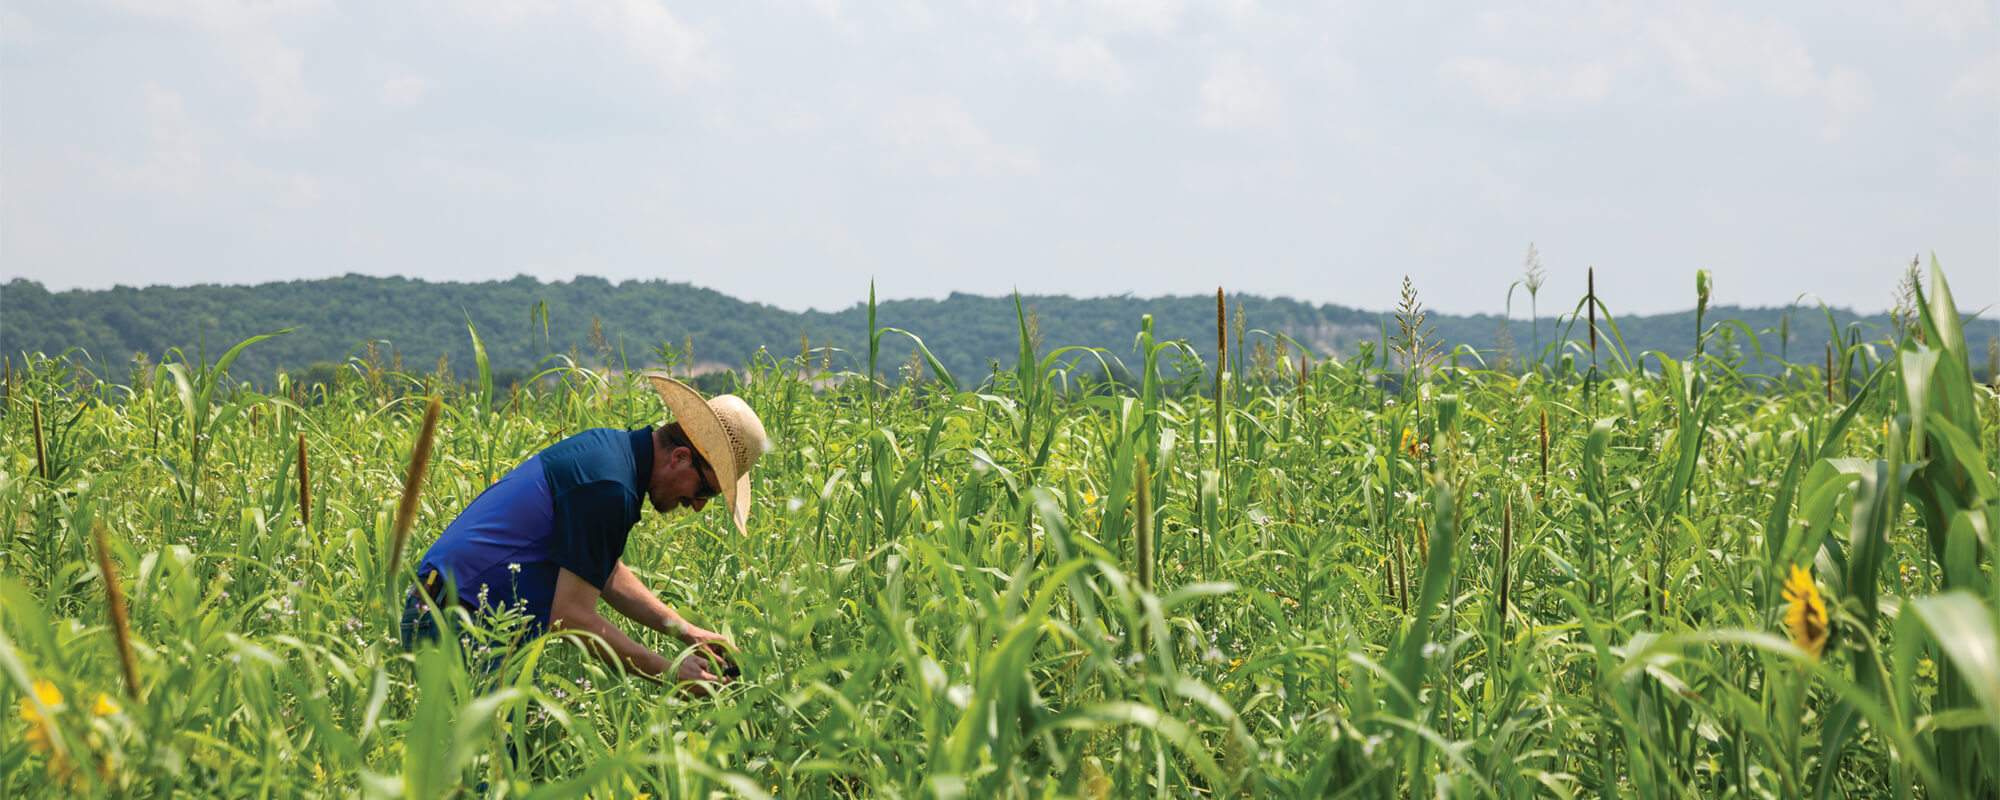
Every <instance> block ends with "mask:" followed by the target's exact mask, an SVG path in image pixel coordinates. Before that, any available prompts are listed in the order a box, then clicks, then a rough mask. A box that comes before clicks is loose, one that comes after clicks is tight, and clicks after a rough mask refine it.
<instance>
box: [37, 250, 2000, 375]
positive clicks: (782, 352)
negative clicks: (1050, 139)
mask: <svg viewBox="0 0 2000 800" xmlns="http://www.w3.org/2000/svg"><path fill="white" fill-rule="evenodd" d="M1419 288H1421V287H1419ZM864 289H865V287H856V292H857V294H859V293H860V292H861V291H863V290H864ZM1545 294H1546V292H1545ZM1021 300H1022V303H1023V305H1024V306H1025V307H1026V308H1028V309H1030V310H1031V312H1032V318H1033V323H1034V326H1035V328H1036V333H1037V334H1038V338H1039V339H1040V341H1041V342H1042V343H1043V345H1044V347H1045V348H1053V347H1064V346H1071V345H1082V346H1090V347H1101V348H1104V349H1106V350H1107V351H1109V353H1110V354H1111V355H1113V356H1118V357H1129V355H1130V353H1131V351H1132V346H1133V339H1134V336H1135V335H1136V334H1137V332H1138V330H1139V320H1140V318H1141V316H1142V315H1145V314H1151V315H1153V318H1154V320H1155V332H1156V335H1157V336H1159V337H1160V338H1162V339H1178V338H1184V339H1186V340H1188V341H1189V342H1191V343H1193V344H1194V346H1195V347H1196V349H1197V350H1198V351H1199V352H1200V353H1201V355H1202V357H1203V358H1204V359H1208V358H1211V357H1212V356H1213V351H1214V341H1215V299H1214V297H1212V296H1198V297H1158V298H1137V297H1131V296H1119V297H1098V298H1072V297H1065V296H1048V295H1035V296H1024V297H1022V298H1021ZM1230 300H1231V316H1232V320H1231V322H1232V327H1233V326H1234V323H1235V322H1236V320H1235V319H1233V318H1234V317H1235V315H1236V314H1237V313H1238V312H1239V311H1240V313H1241V314H1242V322H1243V325H1244V327H1245V329H1246V330H1247V331H1248V332H1249V334H1248V336H1247V337H1246V339H1245V342H1244V348H1245V350H1246V351H1250V350H1254V347H1253V345H1254V344H1255V342H1256V341H1257V339H1258V338H1259V337H1258V335H1257V333H1256V332H1257V331H1268V332H1271V333H1281V334H1284V335H1286V336H1288V337H1290V338H1292V339H1293V340H1295V341H1297V342H1301V343H1305V344H1307V345H1309V346H1310V348H1311V349H1312V350H1313V352H1314V355H1315V357H1321V356H1324V355H1325V354H1327V353H1339V354H1341V355H1346V354H1350V353H1353V352H1354V351H1355V350H1356V348H1357V347H1358V346H1359V345H1360V344H1361V343H1363V342H1376V341H1379V340H1380V339H1381V338H1382V336H1383V331H1384V330H1385V329H1386V330H1387V332H1388V334H1389V335H1391V336H1393V335H1394V334H1395V333H1396V320H1395V318H1394V316H1393V314H1390V313H1388V312H1377V311H1362V310H1358V309H1354V308H1348V307H1343V306H1336V305H1313V304H1310V303H1304V302H1300V301H1296V300H1291V299H1288V298H1264V297H1256V296H1250V295H1242V296H1233V297H1231V298H1230ZM1382 300H1383V301H1389V300H1393V298H1382ZM1541 300H1542V304H1541V305H1542V306H1543V317H1542V319H1541V326H1540V327H1541V331H1540V332H1539V335H1537V334H1536V332H1535V331H1533V330H1531V328H1530V327H1529V324H1528V322H1527V320H1526V319H1525V317H1526V314H1525V312H1517V314H1516V315H1515V316H1516V318H1515V319H1514V320H1513V321H1512V324H1511V325H1510V326H1509V327H1508V328H1507V332H1506V335H1505V336H1503V335H1502V333H1501V320H1500V318H1499V317H1498V316H1497V315H1472V316H1454V315H1445V314H1432V315H1430V317H1429V321H1428V323H1427V326H1426V327H1430V326H1435V329H1436V338H1437V340H1438V341H1439V342H1440V343H1441V344H1442V345H1443V347H1444V350H1445V351H1446V352H1449V351H1450V350H1451V349H1452V348H1453V347H1455V346H1457V345H1465V346H1469V347H1472V348H1476V349H1478V350H1480V351H1483V352H1484V353H1485V354H1486V357H1487V358H1488V359H1492V358H1495V357H1497V356H1498V354H1499V353H1501V352H1502V349H1503V347H1504V348H1506V349H1510V350H1511V359H1512V361H1513V362H1514V363H1516V364H1518V363H1520V362H1521V361H1522V360H1523V359H1525V358H1528V357H1530V356H1529V354H1530V352H1531V351H1532V350H1533V347H1532V344H1533V343H1534V342H1536V341H1539V342H1540V343H1541V344H1542V346H1543V347H1544V348H1545V349H1547V348H1548V345H1549V343H1550V342H1552V341H1554V340H1556V339H1557V338H1558V336H1559V335H1560V334H1561V332H1563V331H1565V330H1566V331H1568V333H1569V334H1570V336H1571V338H1574V339H1579V340H1580V339H1582V338H1583V336H1584V334H1585V326H1584V325H1582V324H1575V325H1573V326H1572V325H1569V324H1568V323H1567V322H1566V321H1564V320H1558V319H1553V318H1552V317H1554V312H1553V311H1552V310H1551V309H1558V308H1560V309H1562V310H1565V311H1566V310H1568V309H1571V308H1574V307H1575V306H1576V300H1577V299H1576V298H1573V297H1572V298H1554V297H1546V296H1545V297H1543V298H1541ZM1690 300H1692V298H1690ZM544 310H545V311H546V314H543V313H541V312H542V311H544ZM1611 310H1612V311H1613V312H1614V313H1615V312H1616V310H1617V309H1616V305H1615V303H1611ZM1788 314H1789V321H1788V322H1787V320H1786V317H1787V315H1788ZM1831 316H1832V325H1831V327H1837V328H1840V329H1842V330H1847V329H1848V328H1849V327H1850V326H1853V325H1856V324H1859V325H1862V326H1873V327H1872V328H1869V329H1868V330H1867V332H1866V333H1864V334H1863V337H1862V338H1864V339H1873V338H1876V336H1877V335H1878V332H1877V330H1876V329H1879V328H1882V327H1885V326H1887V325H1888V324H1889V319H1888V316H1887V315H1874V316H1868V317H1862V316H1858V315H1856V314H1853V313H1851V312H1847V311H1843V310H1834V311H1832V312H1831ZM468 319H470V320H471V321H472V322H473V323H474V324H475V325H476V326H477V327H478V329H479V332H480V335H481V337H482V338H483V340H484V342H485V345H486V349H487V352H488V355H489V357H490V358H491V360H492V363H493V366H494V368H495V369H496V370H532V369H534V368H535V367H536V366H537V365H540V364H543V363H544V362H545V360H546V359H547V357H549V356H550V355H553V354H570V353H574V354H576V355H577V356H578V357H579V358H580V359H581V360H582V361H583V362H584V363H586V364H592V365H595V364H599V363H604V362H607V361H608V362H610V363H614V364H615V363H619V362H620V361H621V356H620V353H621V349H622V356H623V362H624V363H628V364H630V365H632V366H634V367H639V366H643V365H647V364H651V363H655V362H656V361H657V360H658V359H657V357H656V355H655V353H656V350H655V348H656V346H660V345H668V346H671V347H673V348H675V349H677V350H678V349H681V348H683V347H684V345H686V344H687V343H692V346H693V356H694V361H695V362H696V363H697V364H699V365H704V366H708V367H724V366H735V365H740V364H742V363H743V362H744V361H745V360H746V359H748V358H750V357H751V355H752V354H753V353H755V352H756V351H757V350H758V349H759V348H765V349H767V350H768V351H769V352H770V353H771V354H773V355H774V356H775V357H777V358H789V357H792V356H794V355H796V354H797V353H798V352H799V350H800V344H801V336H802V335H803V336H804V337H805V338H806V339H807V340H809V341H810V343H811V347H812V348H813V349H814V350H815V351H816V353H815V355H816V356H817V351H818V350H819V349H820V348H822V347H824V346H826V345H829V344H830V345H831V346H832V347H833V348H835V349H836V351H838V353H839V355H837V357H836V368H837V369H845V368H854V367H856V366H857V365H858V364H859V363H862V361H861V360H862V359H865V357H866V353H867V350H866V348H867V337H866V329H867V307H866V304H865V303H856V304H855V305H854V306H853V307H851V308H848V309H845V310H842V311H839V312H833V313H825V312H817V311H809V312H804V313H798V312H791V311H786V310H783V309H779V308H775V307H772V306H768V305H764V304H761V303H753V302H746V301H743V300H738V299H736V298H733V297H729V296H727V295H724V294H721V293H719V292H715V291H712V290H709V289H703V288H700V287H696V286H691V285H688V284H684V283H672V282H667V281H626V282H623V283H617V284H613V283H611V282H609V281H605V280H603V279H600V278H591V277H581V278H577V279H575V280H572V281H568V282H560V283H542V282H540V281H538V280H536V279H533V278H530V277H527V276H520V277H516V278H514V279H512V280H508V281H495V282H489V283H476V284H466V283H430V282H426V281H421V280H410V279H406V278H374V277H364V276H359V275H349V276H346V277H341V278H333V279H327V280H313V281H290V282H283V283H269V284H263V285H258V286H191V287H163V286H156V287H148V288H144V289H134V288H128V287H118V288H114V289H110V290H103V291H83V290H77V291H65V292H49V291H47V290H46V289H44V288H43V287H42V286H41V285H40V284H38V283H35V282H32V281H25V280H20V279H16V280H13V281H11V282H9V283H7V284H5V285H4V286H0V352H4V353H7V354H9V355H15V356H16V357H18V354H20V353H34V352H41V353H47V354H51V355H54V354H58V353H62V352H64V351H70V350H75V351H76V352H77V353H79V354H83V353H87V354H88V355H89V357H90V358H91V360H93V361H95V362H97V363H99V364H101V365H105V366H108V367H111V368H112V369H113V370H114V374H115V369H116V368H117V366H118V365H123V364H125V363H126V362H127V361H129V359H130V358H131V357H132V356H133V354H135V353H145V354H147V355H148V356H150V357H152V358H154V359H159V358H160V357H161V355H162V354H163V353H164V352H165V351H166V350H167V349H168V348H176V347H177V348H181V349H182V350H184V351H186V352H188V353H189V354H190V355H192V354H193V353H194V352H195V351H196V349H197V348H202V347H205V348H206V349H207V351H208V353H209V358H210V359H213V358H214V357H215V355H216V354H217V353H219V352H220V351H222V350H224V349H226V348H228V347H229V346H230V345H233V344H235V343H236V342H239V341H241V340H243V339H245V338H248V337H250V336H254V335H256V334H260V333H270V332H272V331H277V330H282V329H291V331H292V332H291V333H290V334H289V335H286V336H281V337H278V338H275V339H271V340H268V341H265V342H262V343H260V344H258V345H257V346H255V347H252V348H250V349H249V350H247V351H245V354H244V355H243V357H242V359H241V360H240V361H239V362H238V366H237V368H236V370H235V371H236V372H237V373H238V374H240V375H246V376H247V375H258V374H269V373H270V372H272V371H273V370H276V369H303V368H305V367H306V366H308V365H311V364H314V363H316V362H340V361H343V360H345V359H347V358H350V357H357V356H359V355H360V354H361V353H362V352H363V351H364V348H365V344H366V343H367V342H368V341H369V340H371V339H374V340H378V341H379V342H380V344H379V345H378V347H379V352H380V354H381V356H382V357H383V358H384V359H385V360H387V359H389V358H392V357H393V355H392V354H395V353H400V354H401V356H402V359H403V362H404V368H405V369H406V370H409V371H414V372H430V371H432V370H433V369H434V367H435V364H436V361H437V359H438V358H439V357H440V356H445V357H447V358H448V359H449V363H450V364H451V365H452V366H453V367H454V368H455V371H456V372H457V373H458V374H460V375H464V374H466V373H467V371H468V370H469V369H470V367H471V364H472V348H471V341H470V338H469V337H468V336H467V334H466V321H467V320H468ZM1709 319H1710V320H1711V321H1713V320H1723V319H1738V320H1741V321H1742V322H1743V323H1744V325H1745V326H1746V327H1747V328H1749V329H1750V330H1751V331H1755V332H1758V333H1760V334H1761V336H1760V339H1761V342H1762V345H1763V347H1764V348H1765V349H1766V350H1768V351H1770V352H1771V353H1772V354H1774V355H1775V354H1777V353H1778V352H1779V351H1780V350H1781V349H1782V350H1783V351H1784V352H1785V354H1786V355H1787V356H1788V357H1789V358H1791V359H1792V360H1794V361H1802V362H1810V363H1818V361H1819V360H1820V359H1821V358H1822V357H1823V355H1822V353H1823V350H1824V347H1825V342H1826V341H1827V338H1828V332H1829V330H1830V326H1829V322H1828V314H1827V313H1825V312H1823V311H1822V310H1821V309H1819V308H1818V307H1814V306H1807V307H1800V308H1796V309H1789V310H1788V309H1782V308H1775V309H1774V308H1729V307H1724V308H1717V309H1711V310H1710V312H1709ZM1615 322H1616V326H1617V330H1618V332H1619V333H1620V334H1621V335H1622V338H1623V341H1624V344H1625V346H1626V348H1627V349H1628V351H1629V352H1632V353H1641V352H1644V351H1648V350H1658V351H1661V352H1664V353H1668V354H1670V355H1674V356H1676V357H1679V356H1683V355H1685V354H1686V353H1687V352H1688V350H1689V349H1691V347H1692V343H1693V336H1694V320H1693V312H1691V311H1689V312H1682V313H1678V314H1662V315H1655V316H1644V317H1625V318H1618V319H1616V320H1615ZM876 323H877V325H878V326H894V327H897V328H902V329H905V330H908V331H910V332H912V333H915V334H917V335H918V336H921V337H923V339H924V342H925V344H926V345H927V346H928V347H929V348H930V349H931V351H932V352H933V353H934V354H935V355H937V356H938V358H939V359H940V360H941V361H943V362H944V364H945V365H946V366H947V367H948V368H949V369H950V370H952V371H953V373H955V374H957V375H959V376H960V377H961V378H971V379H975V380H976V379H977V378H978V377H981V376H984V375H986V374H987V373H988V371H989V361H990V360H991V361H999V362H1001V363H1003V364H1009V365H1011V363H1012V359H1013V357H1014V354H1015V353H1016V352H1017V348H1018V341H1019V334H1018V331H1019V327H1018V323H1017V321H1016V318H1015V311H1014V301H1013V298H1011V297H980V296H975V295H967V294H953V295H951V296H950V297H947V298H945V299H943V300H892V301H886V302H883V303H881V304H880V305H879V307H878V308H877V319H876ZM545 326H546V334H545ZM593 329H596V330H598V331H601V336H600V337H595V338H594V337H593ZM1780 329H1784V330H1788V331H1789V333H1790V342H1789V344H1787V345H1784V346H1782V348H1781V345H1780V344H1779V337H1778V335H1777V331H1778V330H1780ZM1996 332H2000V325H1996V324H1995V323H1994V322H1992V321H1990V320H1981V321H1977V322H1975V323H1973V324H1972V325H1971V326H1969V327H1968V330H1967V338H1968V340H1969V341H1971V342H1973V343H1974V344H1973V349H1974V350H1976V351H1977V350H1980V349H1982V348H1983V345H1984V344H1985V343H1986V342H1987V341H1988V340H1989V339H1990V338H1991V337H1993V336H1994V335H1995V334H1996ZM1508 337H1511V344H1509V342H1508ZM1737 339H1738V342H1739V343H1741V342H1742V340H1743V339H1744V337H1742V336H1740V335H1739V336H1738V337H1737ZM599 341H601V342H602V343H603V344H602V346H599V345H598V344H597V342H599ZM607 348H608V350H607ZM1744 349H1745V350H1746V351H1747V350H1748V349H1749V348H1748V347H1745V348H1744ZM910 350H911V348H910V343H909V341H908V340H907V339H904V338H902V337H898V336H895V335H893V334H892V335H889V336H886V337H884V339H883V354H882V363H881V369H882V370H883V371H884V372H888V371H891V370H893V369H895V367H896V366H898V365H900V364H901V363H903V362H904V361H906V360H907V359H908V356H909V354H910ZM607 353H608V357H607ZM1974 366H1975V370H1977V371H1981V372H1983V371H1984V369H1985V367H1986V365H1985V364H1975V365H1974Z"/></svg>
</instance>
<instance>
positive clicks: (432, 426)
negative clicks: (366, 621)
mask: <svg viewBox="0 0 2000 800" xmlns="http://www.w3.org/2000/svg"><path fill="white" fill-rule="evenodd" d="M443 408H444V401H443V400H442V399H441V398H438V397H435V396H433V397H432V398H431V402H430V405H429V406H427V407H425V409H424V426H423V429H422V430H421V431H419V432H418V433H417V445H416V447H415V448H413V449H411V450H410V469H409V471H408V472H406V473H404V474H403V494H402V497H401V499H400V500H399V501H397V503H396V527H395V529H394V530H395V533H394V535H393V536H391V537H390V540H389V575H388V578H389V582H390V586H391V588H392V589H393V587H394V586H395V581H396V580H397V579H398V578H399V576H400V575H401V574H402V567H403V546H404V544H405V543H407V542H408V541H409V538H410V526H411V525H412V524H414V523H415V522H416V519H417V500H418V499H419V498H420V497H421V496H422V494H423V489H424V474H425V473H426V472H427V471H428V470H429V469H430V464H431V443H432V440H433V437H434V436H435V435H436V433H437V424H438V414H439V413H441V412H442V411H443Z"/></svg>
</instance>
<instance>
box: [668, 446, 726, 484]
mask: <svg viewBox="0 0 2000 800" xmlns="http://www.w3.org/2000/svg"><path fill="white" fill-rule="evenodd" d="M667 441H670V442H673V443H674V444H675V445H676V446H679V447H685V448H687V450H688V453H689V454H690V455H692V456H693V457H694V478H695V480H698V481H701V485H699V486H697V487H695V494H694V499H696V500H709V499H712V498H714V497H717V496H719V495H721V494H722V489H721V487H717V486H712V485H710V484H709V482H708V475H709V473H711V472H714V471H715V468H714V467H711V466H709V465H708V459H705V458H702V457H701V451H700V450H699V449H696V448H695V446H694V445H693V444H690V443H688V442H684V441H681V440H680V438H679V437H676V436H673V435H668V436H667Z"/></svg>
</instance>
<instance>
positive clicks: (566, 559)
mask: <svg viewBox="0 0 2000 800" xmlns="http://www.w3.org/2000/svg"><path fill="white" fill-rule="evenodd" d="M635 505H636V501H635V500H634V499H633V498H632V497H631V496H630V493H628V492H627V491H625V488H624V487H623V486H620V485H619V484H618V483H616V482H614V481H598V482H595V483H587V484H584V485H582V486H578V487H576V488H574V489H571V490H569V491H568V492H564V493H562V494H558V495H557V496H556V497H555V530H554V531H553V532H552V534H553V535H552V536H551V537H550V542H549V544H550V547H549V555H550V558H551V559H552V560H553V561H555V562H556V565H557V566H559V567H562V568H563V569H566V570H569V571H571V572H574V573H576V575H577V577H579V578H582V579H584V580H585V581H588V582H590V585H592V586H595V587H597V588H598V589H600V590H601V589H603V588H604V584H605V582H606V581H609V580H611V571H612V570H613V569H615V568H616V567H617V566H618V559H619V558H620V557H622V556H624V555H625V535H626V534H627V533H630V532H631V530H632V525H633V523H635V522H637V521H638V513H637V512H638V509H637V508H636V507H635Z"/></svg>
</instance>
